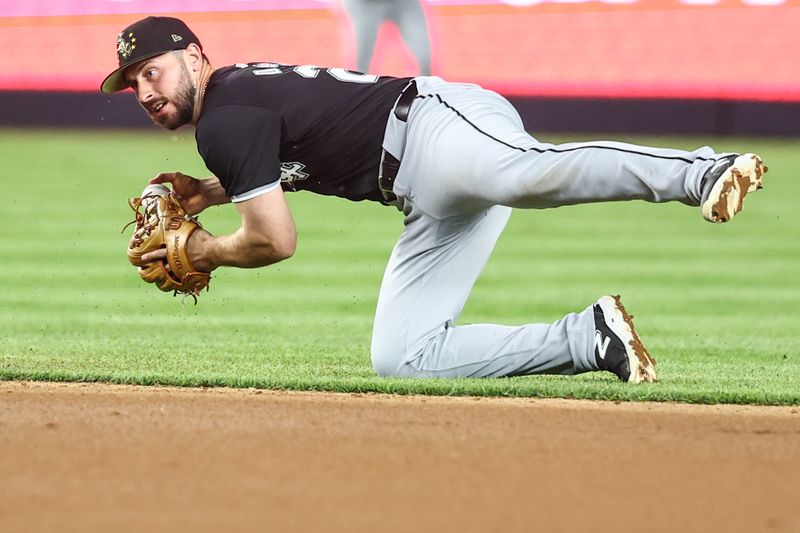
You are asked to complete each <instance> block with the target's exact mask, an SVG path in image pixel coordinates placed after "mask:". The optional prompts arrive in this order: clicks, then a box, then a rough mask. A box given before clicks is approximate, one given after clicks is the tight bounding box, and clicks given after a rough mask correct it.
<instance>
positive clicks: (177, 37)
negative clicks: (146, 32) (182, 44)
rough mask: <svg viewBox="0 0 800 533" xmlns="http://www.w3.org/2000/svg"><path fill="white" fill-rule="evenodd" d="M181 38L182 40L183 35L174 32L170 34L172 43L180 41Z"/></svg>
mask: <svg viewBox="0 0 800 533" xmlns="http://www.w3.org/2000/svg"><path fill="white" fill-rule="evenodd" d="M182 40H183V37H181V36H180V35H175V34H174V33H173V34H172V42H173V43H177V42H178V41H182Z"/></svg>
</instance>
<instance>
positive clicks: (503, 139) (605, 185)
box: [371, 77, 719, 377]
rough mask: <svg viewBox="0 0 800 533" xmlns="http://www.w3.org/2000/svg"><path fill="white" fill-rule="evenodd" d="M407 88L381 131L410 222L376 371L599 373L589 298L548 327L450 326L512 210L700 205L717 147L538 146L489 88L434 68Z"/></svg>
mask: <svg viewBox="0 0 800 533" xmlns="http://www.w3.org/2000/svg"><path fill="white" fill-rule="evenodd" d="M416 83H417V87H418V92H419V96H418V97H417V98H416V99H415V101H414V104H413V105H412V107H411V111H410V114H409V117H408V120H407V121H406V122H402V121H400V120H398V119H397V118H396V117H395V115H394V114H393V113H392V114H391V115H390V117H389V121H388V123H387V129H386V135H385V138H384V149H385V150H387V151H388V152H390V153H391V154H392V155H394V156H395V157H397V158H398V159H400V160H401V164H400V170H399V173H398V175H397V179H396V181H395V183H394V188H393V191H394V193H395V194H396V195H397V196H398V198H399V202H400V204H401V207H402V209H403V212H404V214H405V229H404V231H403V234H402V235H401V237H400V240H399V241H398V243H397V245H396V246H395V248H394V250H393V251H392V255H391V258H390V259H389V264H388V266H387V267H386V272H385V274H384V277H383V283H382V285H381V290H380V295H379V297H378V305H377V311H376V314H375V324H374V327H373V334H372V346H371V353H372V363H373V366H374V368H375V370H376V371H377V373H378V374H379V375H382V376H407V377H500V376H515V375H525V374H542V373H552V374H577V373H581V372H587V371H592V370H597V363H596V361H595V357H594V348H593V342H594V330H595V328H594V317H593V313H592V307H591V305H590V306H589V307H588V308H587V309H585V310H583V311H582V312H580V313H570V314H568V315H567V316H565V317H564V318H562V319H560V320H558V321H556V322H554V323H552V324H525V325H521V326H501V325H494V324H474V325H456V321H457V320H458V317H459V315H460V313H461V310H462V309H463V307H464V304H465V302H466V300H467V297H468V296H469V293H470V291H471V289H472V286H473V285H474V284H475V281H476V280H477V278H478V276H479V274H480V272H481V270H482V269H483V267H484V265H485V264H486V261H487V260H488V259H489V255H490V254H491V252H492V249H493V248H494V245H495V242H496V241H497V239H498V237H499V236H500V234H501V232H502V231H503V229H504V227H505V225H506V223H507V222H508V219H509V217H510V215H511V209H512V208H514V207H518V208H538V209H542V208H548V207H558V206H564V205H571V204H580V203H588V202H603V201H617V200H633V199H643V200H647V201H650V202H667V201H672V200H677V201H680V202H683V203H685V204H688V205H694V206H697V205H699V204H700V196H701V191H700V181H701V178H702V176H703V173H704V172H705V171H706V170H707V169H709V168H710V167H711V166H712V165H713V163H714V161H715V160H716V159H717V158H718V157H719V155H717V154H715V153H714V152H713V151H712V150H711V148H708V147H704V148H700V149H698V150H696V151H694V152H685V151H681V150H671V149H663V148H648V147H643V146H635V145H630V144H623V143H616V142H605V141H603V142H591V143H569V144H562V145H552V144H546V143H541V142H539V141H537V140H536V139H535V138H533V137H531V136H530V135H529V134H528V133H527V132H526V131H525V128H524V126H523V124H522V120H521V118H520V117H519V114H518V113H517V112H516V110H515V109H514V108H513V107H512V106H511V104H510V103H509V102H508V101H507V100H505V99H504V98H503V97H501V96H500V95H498V94H496V93H494V92H491V91H487V90H484V89H482V88H480V87H478V86H476V85H469V84H456V83H447V82H444V81H442V80H441V79H439V78H437V77H418V78H416ZM698 216H699V213H698ZM598 296H599V295H598Z"/></svg>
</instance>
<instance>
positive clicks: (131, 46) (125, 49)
mask: <svg viewBox="0 0 800 533" xmlns="http://www.w3.org/2000/svg"><path fill="white" fill-rule="evenodd" d="M125 38H126V36H125V35H124V34H123V33H122V32H120V34H119V35H117V53H118V54H119V57H121V58H122V59H128V58H129V57H130V55H131V54H132V53H133V51H134V50H136V37H134V36H133V32H129V33H128V35H127V38H128V40H125Z"/></svg>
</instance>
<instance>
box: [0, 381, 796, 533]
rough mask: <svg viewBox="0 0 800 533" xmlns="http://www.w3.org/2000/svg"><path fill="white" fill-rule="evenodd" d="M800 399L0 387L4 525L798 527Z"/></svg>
mask: <svg viewBox="0 0 800 533" xmlns="http://www.w3.org/2000/svg"><path fill="white" fill-rule="evenodd" d="M798 480H800V408H756V407H737V406H686V405H668V404H633V403H631V404H626V403H623V404H614V403H602V402H585V401H567V400H525V399H521V400H511V399H491V398H482V399H474V398H434V397H393V396H380V395H347V394H314V393H286V392H266V391H264V392H261V391H254V390H228V389H174V388H156V387H124V386H112V385H89V384H47V383H18V382H0V531H3V532H6V531H244V530H251V531H274V532H290V531H325V532H327V531H337V532H338V531H347V532H357V531H370V532H372V531H375V532H378V531H380V532H387V531H388V532H392V531H418V532H423V531H437V532H450V531H459V532H473V531H474V532H489V531H504V532H506V531H525V532H529V531H548V532H550V531H588V530H592V531H704V532H705V531H726V532H731V531H747V532H753V531H800V504H799V503H798V502H800V482H799V481H798Z"/></svg>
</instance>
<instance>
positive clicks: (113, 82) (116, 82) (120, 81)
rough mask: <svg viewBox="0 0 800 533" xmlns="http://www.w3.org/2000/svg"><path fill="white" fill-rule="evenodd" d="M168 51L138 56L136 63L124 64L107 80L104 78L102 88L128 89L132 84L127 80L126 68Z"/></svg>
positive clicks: (103, 90)
mask: <svg viewBox="0 0 800 533" xmlns="http://www.w3.org/2000/svg"><path fill="white" fill-rule="evenodd" d="M167 53H169V52H154V53H152V54H149V55H145V56H143V57H140V58H137V61H136V62H135V63H131V64H130V65H122V66H121V67H119V68H118V69H117V70H115V71H114V72H112V73H111V74H109V75H108V76H107V77H106V79H105V80H103V83H102V84H101V85H100V90H101V91H102V92H104V93H115V92H118V91H122V90H124V89H127V88H128V87H130V84H129V83H128V82H127V80H125V71H126V70H128V69H129V68H131V67H132V66H134V65H137V64H139V63H141V62H142V61H146V60H148V59H151V58H153V57H156V56H160V55H163V54H167Z"/></svg>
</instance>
